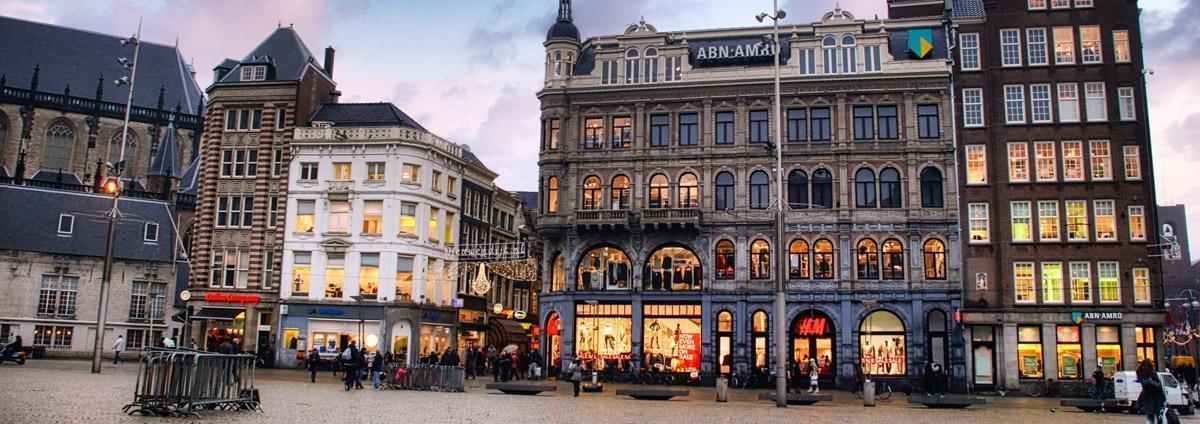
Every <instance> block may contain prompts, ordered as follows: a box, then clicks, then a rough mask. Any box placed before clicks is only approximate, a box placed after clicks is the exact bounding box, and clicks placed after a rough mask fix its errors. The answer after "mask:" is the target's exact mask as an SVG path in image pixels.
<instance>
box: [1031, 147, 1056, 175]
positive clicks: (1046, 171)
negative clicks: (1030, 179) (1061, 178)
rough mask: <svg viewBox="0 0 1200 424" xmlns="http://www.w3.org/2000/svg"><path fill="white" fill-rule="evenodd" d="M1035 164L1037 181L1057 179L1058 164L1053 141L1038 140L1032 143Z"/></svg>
mask: <svg viewBox="0 0 1200 424" xmlns="http://www.w3.org/2000/svg"><path fill="white" fill-rule="evenodd" d="M1033 152H1034V157H1035V165H1036V166H1037V180H1038V181H1054V180H1057V179H1058V168H1057V166H1058V164H1057V163H1056V162H1057V160H1056V159H1055V156H1056V155H1055V148H1054V142H1053V141H1038V142H1034V143H1033Z"/></svg>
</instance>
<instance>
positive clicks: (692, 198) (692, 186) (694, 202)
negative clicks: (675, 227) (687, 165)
mask: <svg viewBox="0 0 1200 424" xmlns="http://www.w3.org/2000/svg"><path fill="white" fill-rule="evenodd" d="M679 207H681V208H696V207H700V185H699V183H698V182H697V181H696V175H695V174H692V173H690V172H689V173H685V174H683V176H680V177H679Z"/></svg>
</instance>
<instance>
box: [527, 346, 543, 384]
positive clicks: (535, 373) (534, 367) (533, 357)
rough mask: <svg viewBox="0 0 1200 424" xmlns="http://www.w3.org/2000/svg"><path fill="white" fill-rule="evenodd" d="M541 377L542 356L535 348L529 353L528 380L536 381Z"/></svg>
mask: <svg viewBox="0 0 1200 424" xmlns="http://www.w3.org/2000/svg"><path fill="white" fill-rule="evenodd" d="M541 377H542V354H541V353H540V352H538V350H537V348H534V349H533V350H531V351H529V379H530V380H538V379H541Z"/></svg>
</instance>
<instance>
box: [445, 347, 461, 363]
mask: <svg viewBox="0 0 1200 424" xmlns="http://www.w3.org/2000/svg"><path fill="white" fill-rule="evenodd" d="M458 364H459V358H458V352H456V351H455V350H454V348H452V347H448V348H446V353H443V354H442V365H445V366H447V367H457V366H458Z"/></svg>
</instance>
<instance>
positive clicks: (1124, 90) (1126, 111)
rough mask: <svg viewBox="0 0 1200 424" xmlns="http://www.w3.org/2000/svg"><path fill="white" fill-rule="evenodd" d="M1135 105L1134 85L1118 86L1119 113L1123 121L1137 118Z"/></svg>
mask: <svg viewBox="0 0 1200 424" xmlns="http://www.w3.org/2000/svg"><path fill="white" fill-rule="evenodd" d="M1133 106H1134V103H1133V87H1117V114H1118V116H1120V118H1121V120H1122V121H1132V120H1134V119H1137V112H1136V111H1135V109H1134V108H1133Z"/></svg>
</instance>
